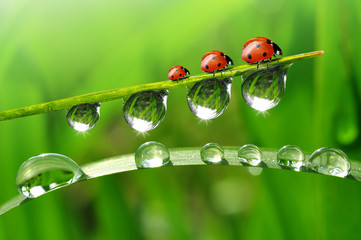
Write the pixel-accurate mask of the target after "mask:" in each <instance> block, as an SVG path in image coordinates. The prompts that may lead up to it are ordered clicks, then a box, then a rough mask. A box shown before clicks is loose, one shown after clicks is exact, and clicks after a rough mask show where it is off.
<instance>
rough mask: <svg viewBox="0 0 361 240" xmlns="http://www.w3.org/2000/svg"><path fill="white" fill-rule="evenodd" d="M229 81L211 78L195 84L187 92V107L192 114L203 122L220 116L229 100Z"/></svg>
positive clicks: (230, 82)
mask: <svg viewBox="0 0 361 240" xmlns="http://www.w3.org/2000/svg"><path fill="white" fill-rule="evenodd" d="M231 86H232V81H231V80H230V79H223V80H222V79H218V78H211V79H207V80H203V81H200V82H197V83H196V84H194V85H193V87H192V88H191V89H190V90H189V91H188V94H187V100H188V106H189V108H190V110H191V111H192V113H193V114H194V115H196V116H197V117H199V118H201V119H205V120H209V119H213V118H216V117H218V116H220V115H221V114H222V113H223V111H224V110H225V109H226V108H227V107H228V104H229V101H230V99H231Z"/></svg>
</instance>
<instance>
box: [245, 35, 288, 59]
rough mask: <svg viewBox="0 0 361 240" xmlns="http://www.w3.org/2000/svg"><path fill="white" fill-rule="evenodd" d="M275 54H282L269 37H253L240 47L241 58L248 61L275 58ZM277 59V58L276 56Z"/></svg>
mask: <svg viewBox="0 0 361 240" xmlns="http://www.w3.org/2000/svg"><path fill="white" fill-rule="evenodd" d="M276 55H282V50H281V48H280V47H279V46H278V45H277V44H276V43H274V42H272V41H271V40H270V39H268V38H265V37H254V38H251V39H249V40H248V41H247V42H246V43H245V44H244V45H243V49H242V59H243V60H244V61H246V62H248V63H254V62H258V63H259V61H263V60H266V59H269V61H271V58H272V57H275V58H276ZM276 59H277V58H276Z"/></svg>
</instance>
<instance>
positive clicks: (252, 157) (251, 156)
mask: <svg viewBox="0 0 361 240" xmlns="http://www.w3.org/2000/svg"><path fill="white" fill-rule="evenodd" d="M238 159H239V161H241V162H243V163H247V164H250V165H252V166H257V165H258V164H260V163H261V161H262V152H261V150H260V149H259V148H258V147H257V146H256V145H253V144H246V145H243V146H242V147H241V148H240V149H239V150H238Z"/></svg>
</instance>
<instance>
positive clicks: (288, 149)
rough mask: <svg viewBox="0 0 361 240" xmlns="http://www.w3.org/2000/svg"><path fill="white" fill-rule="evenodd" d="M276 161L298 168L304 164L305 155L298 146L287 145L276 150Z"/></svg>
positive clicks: (288, 166)
mask: <svg viewBox="0 0 361 240" xmlns="http://www.w3.org/2000/svg"><path fill="white" fill-rule="evenodd" d="M277 163H278V164H279V165H280V166H284V167H287V168H292V169H295V170H299V169H300V168H301V167H302V166H303V165H304V164H305V155H304V154H303V152H302V150H301V149H300V148H299V147H297V146H293V145H287V146H284V147H282V148H281V149H280V150H279V151H278V153H277Z"/></svg>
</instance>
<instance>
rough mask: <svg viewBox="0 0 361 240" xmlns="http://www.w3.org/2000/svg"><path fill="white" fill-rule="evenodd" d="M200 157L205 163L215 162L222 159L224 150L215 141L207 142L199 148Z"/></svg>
mask: <svg viewBox="0 0 361 240" xmlns="http://www.w3.org/2000/svg"><path fill="white" fill-rule="evenodd" d="M201 159H202V161H203V162H204V163H207V164H217V163H220V162H221V161H222V160H223V159H224V150H223V148H222V147H221V146H220V145H219V144H217V143H207V144H206V145H204V146H203V147H202V149H201Z"/></svg>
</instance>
